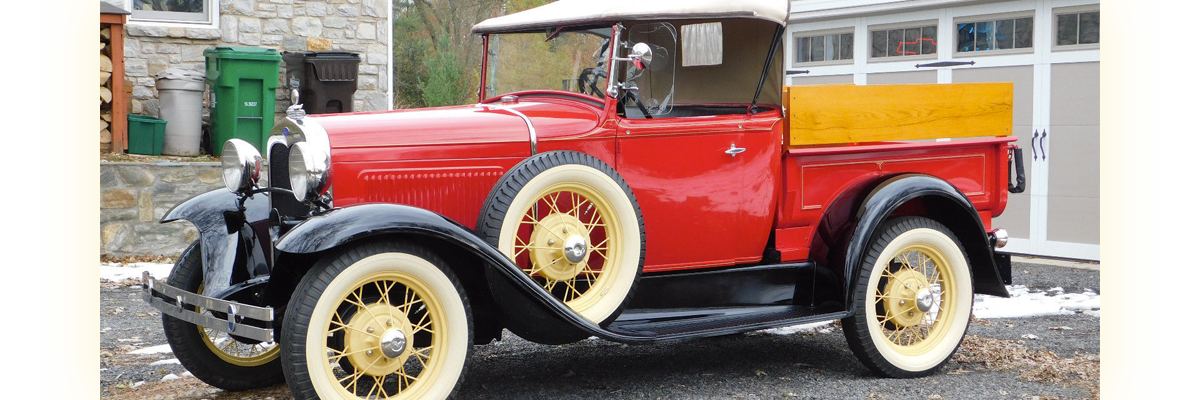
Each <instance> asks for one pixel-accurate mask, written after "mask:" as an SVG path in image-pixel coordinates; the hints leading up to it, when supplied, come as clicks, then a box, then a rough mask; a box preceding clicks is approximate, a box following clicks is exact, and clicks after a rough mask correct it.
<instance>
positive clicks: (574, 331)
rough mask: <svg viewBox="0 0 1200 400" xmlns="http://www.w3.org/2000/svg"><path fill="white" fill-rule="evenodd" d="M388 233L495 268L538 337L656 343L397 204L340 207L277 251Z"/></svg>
mask: <svg viewBox="0 0 1200 400" xmlns="http://www.w3.org/2000/svg"><path fill="white" fill-rule="evenodd" d="M383 235H402V236H411V235H418V236H423V237H425V238H430V239H434V240H438V241H441V242H443V243H448V244H452V245H454V246H456V247H457V248H459V249H461V250H464V251H466V252H469V253H470V254H472V255H474V256H475V257H476V258H478V259H480V260H482V263H480V264H482V267H483V268H489V269H491V270H492V272H493V273H491V274H488V275H489V278H490V277H491V276H496V277H497V278H498V279H502V281H501V282H499V283H502V284H504V285H505V287H507V288H509V289H512V290H516V291H517V292H518V293H520V294H521V296H510V297H506V298H505V300H506V301H516V302H522V304H519V305H518V306H517V307H516V309H523V310H528V311H530V312H531V313H532V314H533V315H520V316H514V317H517V318H527V319H536V320H538V321H539V323H540V324H541V325H540V326H541V327H542V328H541V331H542V332H539V333H542V334H545V335H546V336H547V337H560V338H585V337H588V336H597V337H600V338H604V339H608V340H614V341H619V342H626V343H631V342H643V341H648V340H651V339H650V338H641V337H632V336H627V335H622V334H618V333H613V332H610V331H608V330H605V329H603V328H601V327H599V326H598V325H596V324H595V323H593V322H591V321H589V320H587V319H584V318H583V317H581V316H579V314H576V313H575V311H572V310H571V309H570V308H569V307H567V306H566V305H565V304H563V302H562V301H559V300H558V299H555V298H553V297H551V296H550V294H549V293H548V292H546V291H545V290H542V288H541V287H540V286H538V285H537V284H536V283H535V282H534V281H533V280H532V279H530V278H529V276H528V275H525V273H524V272H523V271H521V269H520V268H519V267H517V266H516V265H514V264H513V263H512V261H510V260H509V259H508V257H506V256H505V255H504V254H503V253H501V252H500V251H499V250H497V249H496V248H495V247H492V246H490V245H488V244H487V243H486V242H484V241H483V239H481V238H480V237H479V236H477V235H476V234H475V233H474V232H472V231H471V230H470V229H468V228H467V227H465V226H462V225H461V224H459V223H457V222H454V221H453V220H451V219H449V218H446V217H444V216H441V215H439V214H437V213H434V212H432V211H428V210H425V209H421V208H416V207H410V206H405V205H398V204H364V205H355V206H351V207H346V208H340V209H336V210H333V211H330V212H326V213H323V214H320V215H317V216H314V217H312V218H309V219H308V220H306V221H304V222H303V223H301V224H300V225H297V226H296V227H294V228H292V229H291V230H289V231H288V233H287V234H285V235H283V237H281V238H280V239H279V241H278V242H277V243H276V245H275V247H276V249H278V250H279V251H281V252H287V253H295V254H311V253H316V252H321V251H325V250H331V249H334V248H337V247H340V246H342V245H347V244H350V243H353V242H355V241H358V240H361V239H366V238H370V237H373V236H383ZM460 267H462V266H460ZM467 267H474V266H467ZM481 272H482V271H481ZM469 295H476V294H469ZM547 340H552V339H547Z"/></svg>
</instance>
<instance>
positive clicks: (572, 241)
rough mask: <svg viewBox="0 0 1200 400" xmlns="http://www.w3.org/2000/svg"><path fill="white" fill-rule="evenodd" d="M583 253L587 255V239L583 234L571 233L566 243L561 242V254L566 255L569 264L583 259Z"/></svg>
mask: <svg viewBox="0 0 1200 400" xmlns="http://www.w3.org/2000/svg"><path fill="white" fill-rule="evenodd" d="M585 255H587V240H586V239H584V238H583V236H579V235H571V237H568V238H567V241H566V243H563V256H565V257H567V261H570V262H571V264H578V263H579V262H580V261H583V256H585Z"/></svg>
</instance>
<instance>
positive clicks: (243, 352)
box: [162, 243, 284, 391]
mask: <svg viewBox="0 0 1200 400" xmlns="http://www.w3.org/2000/svg"><path fill="white" fill-rule="evenodd" d="M200 253H201V249H200V245H199V243H193V244H192V245H191V246H190V247H188V248H187V249H185V250H184V251H183V253H182V254H180V255H179V260H178V261H176V263H175V267H174V268H172V269H171V275H170V276H169V277H168V278H167V284H168V285H171V286H174V287H176V288H180V289H183V290H187V291H189V292H192V293H204V273H203V269H204V268H203V266H202V262H201V258H202V257H201V255H200ZM256 305H258V304H256ZM192 310H193V311H196V312H198V313H200V314H202V315H209V316H212V317H215V318H219V319H222V320H224V319H225V318H226V315H225V314H224V313H221V312H217V311H214V310H207V309H204V308H203V307H192ZM162 321H163V333H164V334H165V335H166V338H167V343H168V344H169V345H170V346H171V351H172V352H173V353H174V354H175V358H176V359H178V360H179V364H180V365H182V366H183V367H184V368H187V370H188V371H189V372H191V373H192V375H195V376H196V378H199V379H200V380H202V381H204V382H205V383H207V384H210V385H213V386H216V387H219V388H221V389H225V390H229V391H240V390H249V389H257V388H262V387H267V386H271V385H275V384H278V383H280V382H283V381H284V377H283V369H282V367H281V366H280V358H279V355H280V351H279V345H278V344H277V343H273V342H260V341H257V340H250V339H246V338H241V337H237V336H232V335H230V334H228V333H224V332H219V331H216V330H213V329H208V328H204V327H200V326H198V325H195V324H192V323H190V322H186V321H183V320H180V319H176V318H175V317H172V316H169V315H163V318H162Z"/></svg>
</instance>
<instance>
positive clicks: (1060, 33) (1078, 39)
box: [1054, 11, 1100, 46]
mask: <svg viewBox="0 0 1200 400" xmlns="http://www.w3.org/2000/svg"><path fill="white" fill-rule="evenodd" d="M1055 20H1056V21H1055V23H1056V24H1057V27H1056V29H1055V30H1056V31H1057V32H1056V34H1055V40H1054V44H1055V45H1056V46H1073V45H1077V44H1096V43H1100V11H1088V12H1077V13H1067V14H1058V15H1056V16H1055Z"/></svg>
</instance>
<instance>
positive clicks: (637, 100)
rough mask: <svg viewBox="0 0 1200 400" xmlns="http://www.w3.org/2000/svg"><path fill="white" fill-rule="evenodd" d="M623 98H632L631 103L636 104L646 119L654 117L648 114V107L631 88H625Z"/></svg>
mask: <svg viewBox="0 0 1200 400" xmlns="http://www.w3.org/2000/svg"><path fill="white" fill-rule="evenodd" d="M625 98H626V99H631V100H633V104H636V105H637V108H638V111H641V112H642V115H643V116H645V117H646V119H652V118H654V117H653V116H651V115H650V109H648V108H646V105H645V104H643V103H642V99H641V98H639V97H638V95H637V93H636V92H634V91H632V90H626V91H625Z"/></svg>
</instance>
